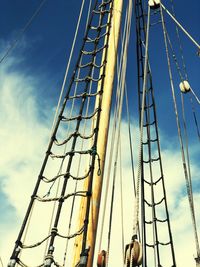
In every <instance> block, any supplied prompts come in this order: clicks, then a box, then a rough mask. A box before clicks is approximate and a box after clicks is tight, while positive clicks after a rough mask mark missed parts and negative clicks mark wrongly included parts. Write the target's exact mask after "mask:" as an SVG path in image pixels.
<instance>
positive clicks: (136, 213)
mask: <svg viewBox="0 0 200 267" xmlns="http://www.w3.org/2000/svg"><path fill="white" fill-rule="evenodd" d="M149 31H150V7H149V6H148V15H147V32H146V47H145V64H144V83H143V94H142V109H141V120H140V141H139V155H138V173H137V181H136V199H135V207H134V217H133V236H137V232H138V217H139V191H140V180H141V168H142V143H143V124H144V107H145V95H146V94H145V92H146V85H147V70H148V49H149Z"/></svg>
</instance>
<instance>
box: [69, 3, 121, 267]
mask: <svg viewBox="0 0 200 267" xmlns="http://www.w3.org/2000/svg"><path fill="white" fill-rule="evenodd" d="M122 6H123V0H114V5H113V12H112V23H111V30H110V37H109V43H108V44H109V45H108V50H107V64H106V71H105V79H104V86H103V99H102V111H101V118H100V124H99V135H98V143H97V152H98V154H99V157H100V159H101V162H100V163H101V165H100V166H101V175H100V176H98V175H97V173H98V166H97V165H96V166H95V170H94V178H93V179H94V182H93V191H92V199H91V209H90V217H89V226H88V238H87V246H88V247H90V251H89V258H88V264H87V267H92V263H93V257H94V249H95V241H96V233H97V224H98V218H99V208H100V200H101V191H102V182H103V173H104V162H105V156H106V147H107V138H108V127H109V119H110V109H111V99H112V91H113V83H114V75H115V67H116V62H117V48H118V41H119V32H120V25H121V14H122ZM107 38H108V36H107ZM105 42H106V40H105ZM103 60H104V55H103ZM101 86H102V84H101V81H100V82H99V84H98V90H99V88H101ZM98 101H99V99H98V98H97V100H96V106H98ZM94 124H95V122H93V125H94ZM87 187H88V179H86V180H85V184H84V190H87ZM85 203H86V200H85V198H82V200H81V204H80V210H79V221H78V229H80V227H81V226H82V225H83V221H84V215H85ZM81 243H82V236H78V237H77V238H76V240H75V244H74V246H75V247H74V250H75V253H74V259H73V265H72V266H73V267H74V266H76V264H77V263H78V261H79V260H80V253H81Z"/></svg>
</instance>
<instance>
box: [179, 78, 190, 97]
mask: <svg viewBox="0 0 200 267" xmlns="http://www.w3.org/2000/svg"><path fill="white" fill-rule="evenodd" d="M179 87H180V89H181V92H182V93H184V94H186V93H188V92H189V91H190V90H191V87H190V84H189V82H188V81H182V82H181V83H180V84H179Z"/></svg>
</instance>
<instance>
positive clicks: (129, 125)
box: [125, 83, 136, 194]
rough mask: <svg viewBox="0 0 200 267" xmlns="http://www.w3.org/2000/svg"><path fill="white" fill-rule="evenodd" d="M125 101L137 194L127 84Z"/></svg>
mask: <svg viewBox="0 0 200 267" xmlns="http://www.w3.org/2000/svg"><path fill="white" fill-rule="evenodd" d="M125 100H126V114H127V120H128V138H129V146H130V152H131V153H130V154H131V168H132V176H133V187H134V194H136V188H135V187H136V185H135V171H134V160H133V142H132V137H131V119H130V111H129V101H128V92H127V84H126V83H125Z"/></svg>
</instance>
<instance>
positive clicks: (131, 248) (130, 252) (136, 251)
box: [125, 239, 142, 267]
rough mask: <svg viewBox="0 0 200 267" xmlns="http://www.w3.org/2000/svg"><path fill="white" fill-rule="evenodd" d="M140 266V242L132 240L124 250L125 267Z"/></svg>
mask: <svg viewBox="0 0 200 267" xmlns="http://www.w3.org/2000/svg"><path fill="white" fill-rule="evenodd" d="M141 264H142V246H141V244H140V242H139V241H138V240H136V239H133V240H132V241H131V243H130V244H128V245H126V248H125V266H126V267H135V266H138V265H141Z"/></svg>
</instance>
